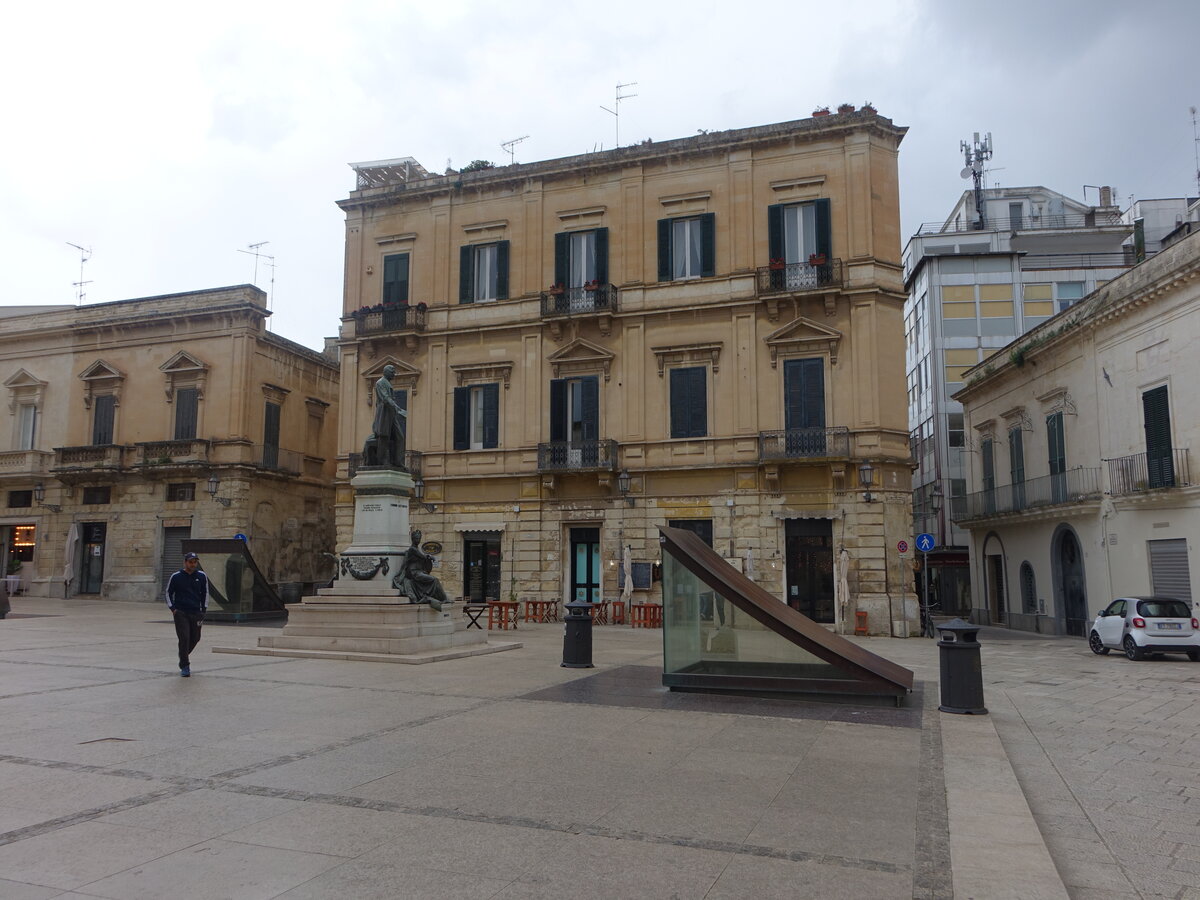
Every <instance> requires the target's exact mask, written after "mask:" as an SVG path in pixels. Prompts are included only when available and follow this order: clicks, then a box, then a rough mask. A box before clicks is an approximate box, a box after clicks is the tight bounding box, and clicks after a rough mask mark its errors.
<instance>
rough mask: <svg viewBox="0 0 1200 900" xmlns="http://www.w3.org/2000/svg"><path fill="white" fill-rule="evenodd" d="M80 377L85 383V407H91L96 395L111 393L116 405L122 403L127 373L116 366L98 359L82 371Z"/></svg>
mask: <svg viewBox="0 0 1200 900" xmlns="http://www.w3.org/2000/svg"><path fill="white" fill-rule="evenodd" d="M79 377H80V378H81V379H82V380H83V385H84V387H83V406H84V409H91V408H92V400H94V399H95V398H96V397H98V396H101V395H109V394H111V395H112V398H113V403H114V405H116V406H120V405H121V386H122V385H123V384H124V383H125V373H124V372H122V371H121V370H120V369H118V368H117V367H116V366H112V365H109V364H108V363H106V362H105V361H104V360H102V359H98V360H96V361H95V362H94V363H92V364H91V365H90V366H88V367H87V368H86V369H84V370H83V371H82V372H80V373H79Z"/></svg>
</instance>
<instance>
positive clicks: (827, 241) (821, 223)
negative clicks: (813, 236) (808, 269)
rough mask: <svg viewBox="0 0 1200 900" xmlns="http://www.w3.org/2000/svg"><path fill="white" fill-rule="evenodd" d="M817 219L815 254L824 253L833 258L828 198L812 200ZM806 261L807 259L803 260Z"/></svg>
mask: <svg viewBox="0 0 1200 900" xmlns="http://www.w3.org/2000/svg"><path fill="white" fill-rule="evenodd" d="M813 207H814V210H815V212H816V220H817V255H818V256H820V255H821V254H822V253H824V254H825V258H826V259H830V260H832V259H833V225H832V220H831V217H830V212H829V201H828V200H816V201H814V202H813ZM804 262H808V260H804Z"/></svg>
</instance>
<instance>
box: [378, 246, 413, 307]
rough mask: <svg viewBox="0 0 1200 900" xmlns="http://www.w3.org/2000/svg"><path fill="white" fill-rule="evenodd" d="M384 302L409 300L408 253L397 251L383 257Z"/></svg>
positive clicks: (404, 301) (405, 301)
mask: <svg viewBox="0 0 1200 900" xmlns="http://www.w3.org/2000/svg"><path fill="white" fill-rule="evenodd" d="M383 302H384V303H407V302H408V254H407V253H395V254H393V255H391V256H385V257H384V258H383Z"/></svg>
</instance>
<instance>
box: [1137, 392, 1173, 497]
mask: <svg viewBox="0 0 1200 900" xmlns="http://www.w3.org/2000/svg"><path fill="white" fill-rule="evenodd" d="M1142 414H1143V416H1144V418H1145V429H1146V474H1147V476H1148V481H1149V486H1150V487H1152V488H1156V487H1170V486H1171V485H1173V484H1175V465H1174V460H1173V459H1172V458H1171V408H1170V403H1169V402H1168V397H1167V386H1166V385H1163V386H1162V387H1156V388H1154V390H1151V391H1146V392H1145V393H1144V394H1142Z"/></svg>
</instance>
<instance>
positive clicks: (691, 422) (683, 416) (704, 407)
mask: <svg viewBox="0 0 1200 900" xmlns="http://www.w3.org/2000/svg"><path fill="white" fill-rule="evenodd" d="M707 392H708V370H707V369H706V368H705V367H704V366H695V367H691V368H687V369H672V370H671V437H673V438H694V437H704V436H705V435H707V434H708V394H707Z"/></svg>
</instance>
